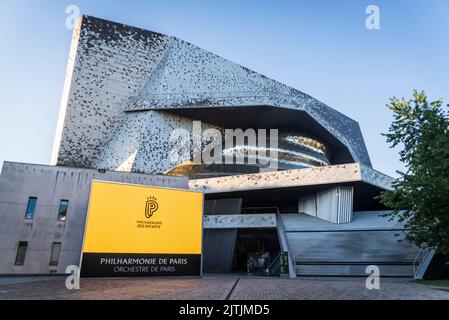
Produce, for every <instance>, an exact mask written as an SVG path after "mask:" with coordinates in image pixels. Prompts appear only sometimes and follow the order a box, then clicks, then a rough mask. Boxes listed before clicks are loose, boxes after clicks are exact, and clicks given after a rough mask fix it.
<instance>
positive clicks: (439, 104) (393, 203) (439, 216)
mask: <svg viewBox="0 0 449 320" xmlns="http://www.w3.org/2000/svg"><path fill="white" fill-rule="evenodd" d="M387 106H388V107H389V109H390V110H391V111H393V115H394V120H393V122H392V124H391V126H390V128H389V132H388V133H386V134H384V136H386V137H387V142H388V143H390V144H391V147H392V148H394V147H397V146H398V147H400V149H401V150H400V152H399V155H400V160H401V161H402V162H403V163H404V164H405V168H406V170H405V172H398V174H399V175H400V177H399V178H398V179H397V180H396V181H395V182H394V183H393V191H386V192H383V193H382V194H381V196H380V201H381V202H382V203H383V204H384V205H386V206H387V207H389V208H391V209H392V212H391V214H390V216H391V217H397V218H399V221H401V222H404V223H405V226H406V229H407V231H406V238H407V239H408V240H410V241H411V242H413V243H415V244H416V245H418V246H420V247H431V248H435V249H437V251H438V252H440V253H448V252H449V117H448V111H447V106H443V101H442V100H437V101H433V102H429V101H428V99H427V96H426V94H425V93H424V91H422V92H418V91H416V90H415V91H414V92H413V99H411V100H406V99H405V98H402V99H397V98H391V99H390V103H389V104H388V105H387Z"/></svg>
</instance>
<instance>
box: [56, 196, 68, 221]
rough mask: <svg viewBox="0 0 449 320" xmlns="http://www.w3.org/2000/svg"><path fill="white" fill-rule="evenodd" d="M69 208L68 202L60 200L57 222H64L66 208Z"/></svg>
mask: <svg viewBox="0 0 449 320" xmlns="http://www.w3.org/2000/svg"><path fill="white" fill-rule="evenodd" d="M68 207H69V200H61V202H60V203H59V210H58V221H65V219H66V217H67V208H68Z"/></svg>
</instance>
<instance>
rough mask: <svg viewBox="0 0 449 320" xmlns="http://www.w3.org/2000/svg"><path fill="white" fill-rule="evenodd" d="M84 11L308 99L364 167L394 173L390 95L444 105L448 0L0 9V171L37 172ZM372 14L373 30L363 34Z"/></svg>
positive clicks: (2, 4)
mask: <svg viewBox="0 0 449 320" xmlns="http://www.w3.org/2000/svg"><path fill="white" fill-rule="evenodd" d="M71 4H75V5H78V6H79V8H80V9H81V12H82V13H84V14H89V15H94V16H97V17H101V18H105V19H110V20H114V21H118V22H122V23H126V24H130V25H134V26H138V27H142V28H146V29H150V30H153V31H158V32H163V33H167V34H170V35H174V36H177V37H180V38H182V39H184V40H187V41H189V42H192V43H193V44H196V45H198V46H200V47H202V48H204V49H207V50H209V51H212V52H214V53H216V54H218V55H220V56H222V57H224V58H227V59H229V60H232V61H234V62H237V63H239V64H242V65H244V66H247V67H249V68H250V69H253V70H255V71H257V72H260V73H262V74H265V75H267V76H269V77H271V78H274V79H276V80H279V81H281V82H283V83H285V84H288V85H290V86H292V87H294V88H296V89H299V90H301V91H303V92H305V93H308V94H310V95H312V96H314V97H315V98H317V99H319V100H321V101H323V102H324V103H326V104H328V105H329V106H331V107H333V108H335V109H337V110H338V111H340V112H343V113H345V114H346V115H348V116H350V117H351V118H353V119H355V120H357V121H358V122H359V123H360V126H361V128H362V131H363V134H364V137H365V142H366V144H367V147H368V151H369V154H370V156H371V159H372V162H373V165H374V167H375V168H376V169H378V170H380V171H383V172H385V173H387V174H390V175H395V170H397V169H401V168H402V165H401V164H400V162H399V161H398V156H397V150H391V149H389V148H388V145H387V144H386V142H385V138H384V137H382V136H381V134H380V133H381V132H386V131H387V129H388V126H389V124H390V122H391V120H392V115H391V113H390V111H389V110H388V109H387V108H386V107H385V104H386V103H387V102H388V98H389V97H391V96H410V95H411V92H412V90H413V89H414V88H417V89H424V90H426V92H427V93H428V95H429V96H430V97H431V98H433V99H437V98H443V99H444V100H445V102H446V103H449V0H388V1H379V0H371V1H356V0H341V1H335V0H329V1H324V0H321V1H320V0H318V1H316V0H315V1H260V0H258V1H255V0H254V1H242V0H240V1H229V0H226V1H225V0H223V1H188V0H179V1H175V0H173V1H150V0H147V1H138V0H134V1H110V0H109V1H100V0H86V1H75V0H71V1H61V0H59V1H54V0H51V1H44V0H41V1H34V0H29V1H25V0H0V165H1V163H2V162H3V161H4V160H10V161H21V162H31V163H44V164H46V163H49V160H50V153H51V148H52V144H53V138H54V132H55V128H56V122H57V116H58V110H59V104H60V98H61V93H62V87H63V80H64V76H65V68H66V62H67V57H68V51H69V47H70V40H71V30H68V29H67V28H66V27H65V20H66V17H67V15H66V13H65V9H66V7H67V6H68V5H71ZM370 4H375V5H377V6H378V7H379V8H380V18H381V29H380V30H375V31H370V30H368V29H366V28H365V19H366V17H367V15H366V14H365V8H366V7H367V6H368V5H370Z"/></svg>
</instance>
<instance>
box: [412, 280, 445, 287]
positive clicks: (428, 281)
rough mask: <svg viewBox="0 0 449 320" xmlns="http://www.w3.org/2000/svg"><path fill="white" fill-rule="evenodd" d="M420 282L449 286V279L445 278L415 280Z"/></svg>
mask: <svg viewBox="0 0 449 320" xmlns="http://www.w3.org/2000/svg"><path fill="white" fill-rule="evenodd" d="M415 282H416V283H419V284H427V285H430V286H439V287H449V279H445V280H415Z"/></svg>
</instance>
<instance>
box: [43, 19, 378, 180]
mask: <svg viewBox="0 0 449 320" xmlns="http://www.w3.org/2000/svg"><path fill="white" fill-rule="evenodd" d="M249 105H251V106H259V105H260V106H262V105H265V106H266V105H268V106H274V107H279V108H289V109H293V110H299V111H305V112H307V113H308V114H309V115H310V116H311V117H312V118H313V119H314V120H315V121H316V122H318V123H319V124H320V125H321V126H322V127H324V128H325V129H326V130H327V131H328V132H330V133H331V134H332V135H333V136H335V137H336V138H337V139H338V140H339V141H341V142H342V143H343V144H344V145H345V146H346V147H347V148H348V150H349V152H350V153H351V155H352V157H353V159H354V161H355V162H360V163H362V164H364V165H365V166H367V167H371V162H370V159H369V156H368V152H367V150H366V147H365V143H364V140H363V137H362V133H361V131H360V128H359V125H358V123H357V122H355V121H354V120H352V119H350V118H348V117H346V116H345V115H343V114H341V113H339V112H337V111H335V110H334V109H332V108H330V107H328V106H327V105H325V104H323V103H321V102H320V101H318V100H316V99H314V98H313V97H311V96H309V95H306V94H304V93H302V92H300V91H298V90H296V89H293V88H290V87H288V86H286V85H284V84H282V83H279V82H277V81H275V80H272V79H270V78H267V77H265V76H263V75H261V74H258V73H256V72H254V71H251V70H249V69H247V68H245V67H243V66H240V65H238V64H235V63H233V62H230V61H228V60H226V59H223V58H221V57H218V56H216V55H214V54H212V53H210V52H208V51H205V50H203V49H201V48H198V47H196V46H194V45H192V44H190V43H187V42H185V41H183V40H180V39H178V38H175V37H171V36H167V35H163V34H159V33H155V32H151V31H146V30H142V29H138V28H134V27H130V26H125V25H122V24H118V23H114V22H110V21H106V20H102V19H98V18H94V17H89V16H83V17H82V18H81V19H80V21H79V23H78V26H77V27H76V28H75V30H74V36H73V39H72V47H71V51H70V56H69V63H68V67H67V75H66V81H65V88H64V92H63V99H62V103H61V111H60V116H59V121H58V129H57V132H56V137H55V144H54V148H53V154H52V164H58V165H71V166H79V167H93V168H106V169H111V170H122V171H139V172H145V173H162V172H164V171H166V170H168V169H170V168H171V167H173V166H174V165H176V164H173V163H171V162H170V160H169V159H168V154H169V151H170V149H171V147H172V145H171V143H170V141H169V139H168V138H169V136H170V133H171V131H172V130H173V129H176V128H180V127H181V128H185V129H188V130H191V128H192V121H193V120H194V119H191V118H184V117H180V116H175V115H173V114H170V113H167V112H164V110H170V109H180V108H204V107H208V108H210V107H239V106H249ZM210 127H212V126H210Z"/></svg>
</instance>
